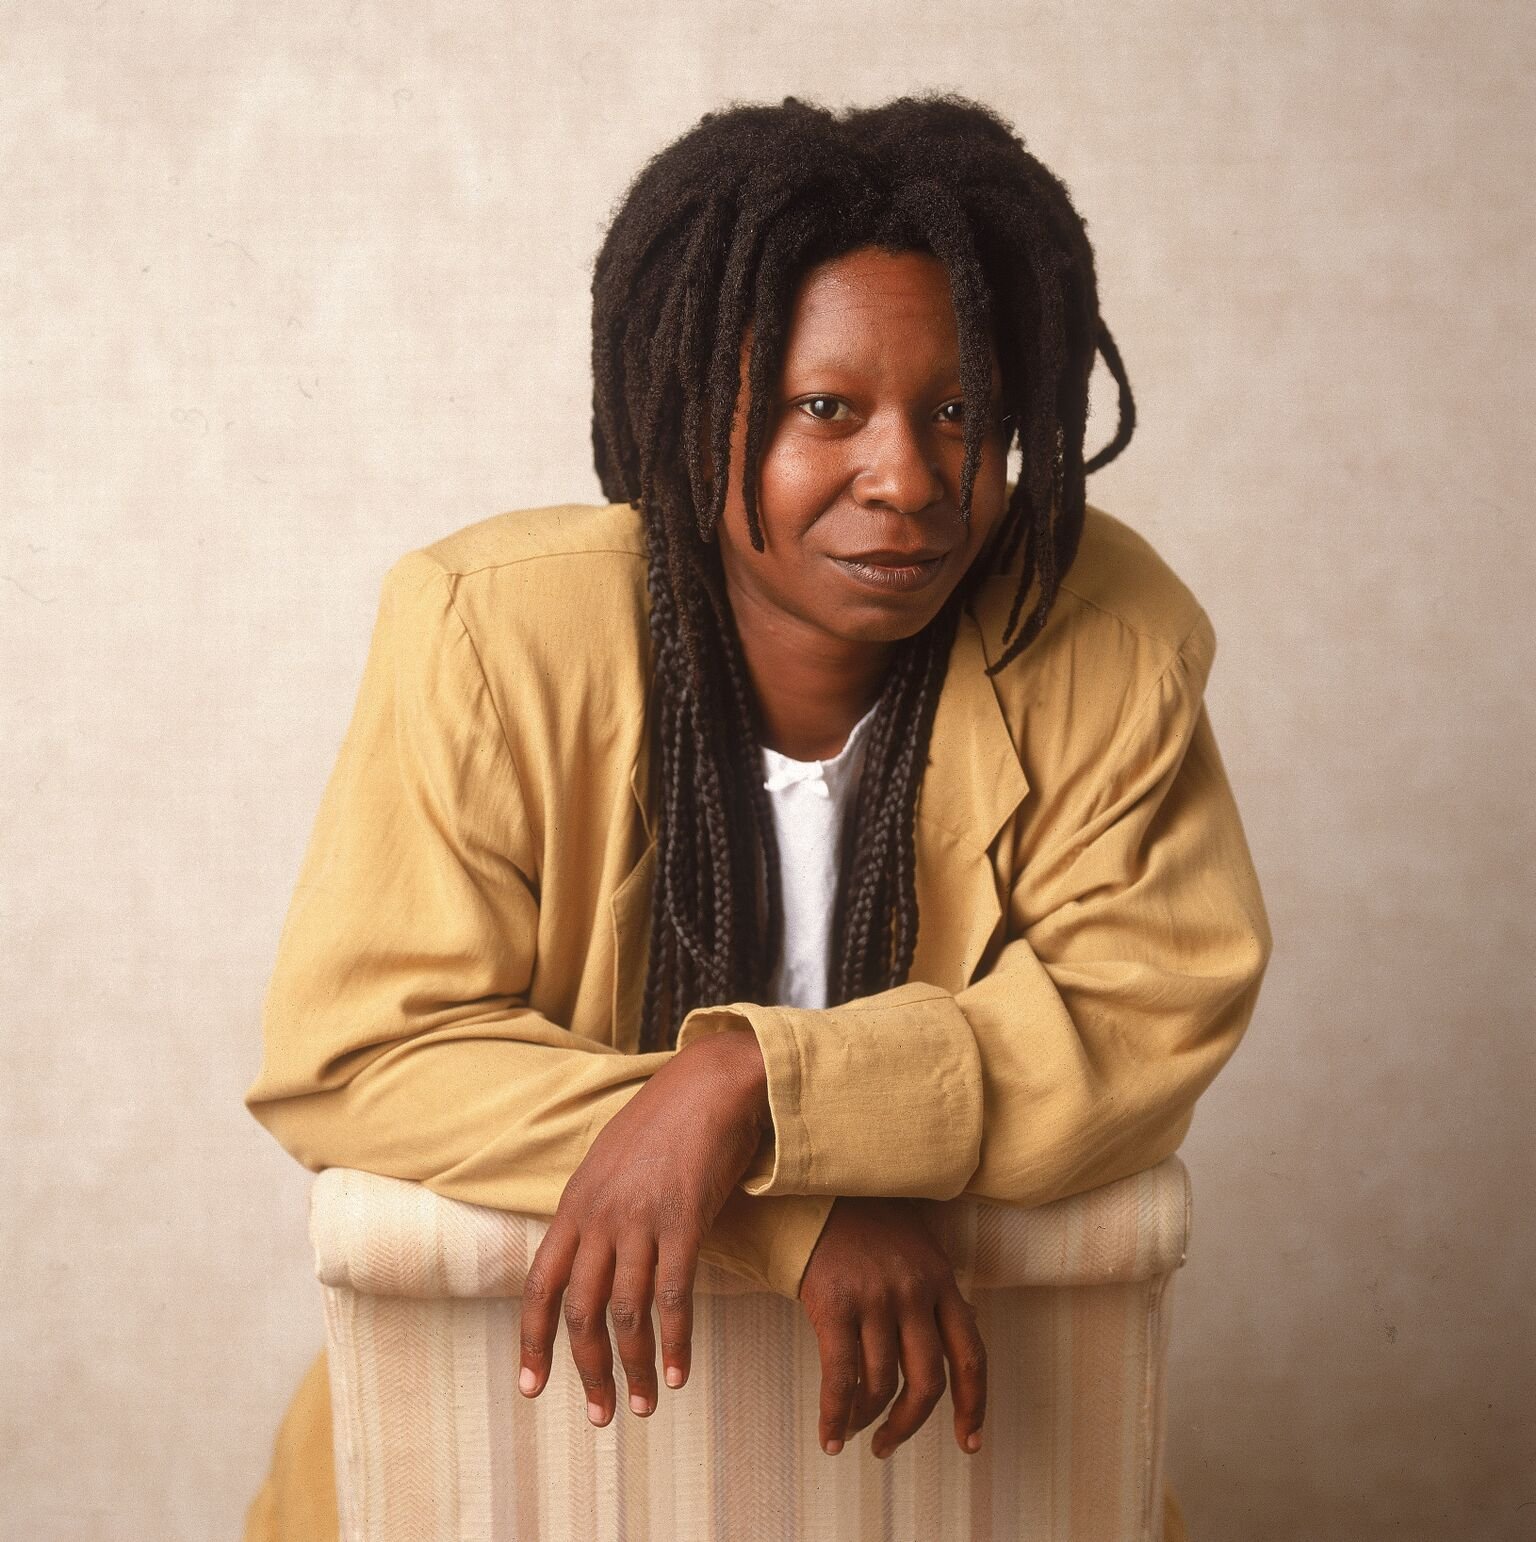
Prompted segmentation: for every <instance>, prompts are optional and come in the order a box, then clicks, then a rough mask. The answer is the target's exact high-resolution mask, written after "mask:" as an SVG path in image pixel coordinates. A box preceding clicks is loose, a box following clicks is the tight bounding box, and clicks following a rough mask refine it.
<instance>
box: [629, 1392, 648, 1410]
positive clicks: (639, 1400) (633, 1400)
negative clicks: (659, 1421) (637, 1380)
mask: <svg viewBox="0 0 1536 1542" xmlns="http://www.w3.org/2000/svg"><path fill="white" fill-rule="evenodd" d="M629 1411H630V1412H631V1413H637V1414H648V1413H649V1412H650V1411H651V1400H650V1398H648V1397H641V1396H640V1394H639V1393H638V1392H631V1393H630V1394H629Z"/></svg>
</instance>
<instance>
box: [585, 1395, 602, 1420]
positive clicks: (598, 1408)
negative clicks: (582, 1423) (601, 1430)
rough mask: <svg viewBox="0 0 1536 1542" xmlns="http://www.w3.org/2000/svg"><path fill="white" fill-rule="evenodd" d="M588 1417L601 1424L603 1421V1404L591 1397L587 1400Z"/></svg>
mask: <svg viewBox="0 0 1536 1542" xmlns="http://www.w3.org/2000/svg"><path fill="white" fill-rule="evenodd" d="M587 1417H588V1418H589V1419H590V1420H591V1421H592V1422H593V1423H594V1424H601V1423H602V1422H603V1405H602V1404H601V1403H599V1402H596V1401H594V1400H592V1399H590V1398H589V1399H588V1400H587Z"/></svg>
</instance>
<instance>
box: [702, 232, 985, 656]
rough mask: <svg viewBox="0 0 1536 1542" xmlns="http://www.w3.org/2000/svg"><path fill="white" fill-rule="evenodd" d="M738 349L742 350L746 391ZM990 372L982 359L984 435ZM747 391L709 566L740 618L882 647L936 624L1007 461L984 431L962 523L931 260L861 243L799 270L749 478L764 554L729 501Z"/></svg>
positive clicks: (949, 351)
mask: <svg viewBox="0 0 1536 1542" xmlns="http://www.w3.org/2000/svg"><path fill="white" fill-rule="evenodd" d="M749 349H750V339H749V340H748V343H747V345H746V346H745V347H744V348H743V381H744V382H745V378H746V375H745V360H746V357H747V355H748V352H749ZM1000 388H1001V374H1000V372H999V370H998V366H997V361H996V358H995V357H994V359H993V364H992V412H991V414H990V415H989V422H991V423H993V424H994V425H995V423H996V415H997V411H998V410H999V409H998V406H997V402H998V393H999V391H1000ZM745 395H746V393H745V389H743V392H742V398H741V400H740V401H739V402H738V410H737V415H736V422H735V425H734V429H733V433H732V441H731V476H730V490H729V494H728V496H727V499H726V504H725V509H724V514H723V518H722V520H721V528H720V532H719V543H720V558H721V563H722V565H723V567H724V570H725V576H726V582H727V588H728V592H729V594H730V596H731V603H732V608H733V610H734V611H735V613H736V616H737V618H738V622H739V623H743V624H746V623H750V622H752V621H758V622H770V623H771V622H773V621H774V620H777V621H778V622H779V623H781V624H782V623H784V622H790V624H799V625H800V626H803V627H806V628H810V629H812V630H813V631H815V632H818V633H821V634H825V635H829V636H832V637H836V638H839V639H842V640H843V641H846V642H882V643H889V642H895V641H897V640H899V639H901V638H904V637H910V636H912V635H913V634H914V633H916V632H919V631H921V630H922V628H923V627H924V626H926V625H927V624H928V622H929V621H930V620H932V618H933V617H934V616H935V615H936V614H937V613H938V611H939V609H940V608H941V607H942V606H943V604H944V601H945V600H946V599H947V598H948V597H949V595H950V593H951V592H952V591H953V589H954V587H955V585H956V584H958V583H959V581H960V579H961V578H962V576H963V575H964V573H965V571H966V569H967V568H968V567H969V566H970V563H971V561H972V559H973V558H974V557H975V556H976V554H977V552H978V551H979V550H980V549H981V547H982V546H983V544H984V543H985V542H986V539H987V537H988V535H989V534H990V533H991V532H992V530H993V529H994V527H995V526H996V524H997V521H998V520H999V519H1000V518H1001V516H1002V513H1003V510H1004V507H1005V504H1006V501H1007V490H1006V478H1007V455H1006V451H1005V448H1004V437H1003V431H1002V429H1001V427H997V426H994V427H992V428H991V429H990V430H989V433H988V435H987V438H986V442H985V448H984V450H983V453H982V457H981V463H980V465H979V467H978V468H977V474H976V481H975V485H974V488H973V490H972V495H971V519H970V524H969V527H967V526H966V525H964V524H962V523H961V520H960V467H961V463H962V462H963V460H964V457H965V442H964V441H965V431H964V427H963V412H964V408H963V405H962V400H961V390H960V343H959V337H958V335H957V332H956V328H955V316H954V307H953V303H952V301H951V299H950V291H949V279H948V275H947V274H946V272H945V270H944V266H943V264H942V263H941V262H939V260H938V259H937V258H935V257H932V256H929V255H928V254H926V253H920V252H902V253H890V252H885V251H881V250H878V249H875V248H863V249H860V250H858V251H854V252H850V253H848V254H846V255H845V256H842V257H837V258H834V259H832V260H831V261H828V262H825V263H823V264H821V265H820V266H818V267H815V268H813V269H811V270H810V271H809V273H807V275H806V277H805V279H804V280H803V282H802V283H801V285H800V288H799V290H798V292H797V294H796V297H795V302H794V306H793V310H792V313H791V317H790V326H789V334H788V337H787V339H786V345H785V355H784V365H783V374H782V377H781V379H780V381H779V387H778V391H777V393H776V396H775V397H774V399H773V401H772V403H771V405H770V408H769V425H768V434H767V441H766V446H765V450H764V453H763V458H762V467H761V472H760V478H759V483H758V488H759V495H758V516H759V519H760V521H761V524H762V530H763V539H764V545H765V549H764V550H763V551H761V552H758V551H755V550H754V549H753V547H752V543H751V539H750V537H749V536H748V533H747V523H746V507H745V504H744V502H743V498H742V491H741V489H742V465H743V461H744V459H745V450H746V414H745Z"/></svg>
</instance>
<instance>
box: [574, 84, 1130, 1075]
mask: <svg viewBox="0 0 1536 1542" xmlns="http://www.w3.org/2000/svg"><path fill="white" fill-rule="evenodd" d="M865 246H878V247H882V248H884V249H887V250H891V251H908V250H911V251H926V252H930V253H932V254H933V255H934V256H935V257H937V258H938V260H939V261H940V262H941V263H942V264H943V265H944V268H945V271H946V272H947V274H948V276H949V280H950V289H951V293H952V295H953V299H954V307H955V319H956V325H957V334H958V338H959V343H960V358H961V388H962V396H963V399H964V404H965V456H964V461H963V463H962V469H961V487H960V512H961V517H962V518H963V519H965V520H968V519H969V517H970V513H971V497H972V492H973V488H974V482H975V477H976V473H977V469H978V467H979V465H980V459H981V455H982V451H983V447H984V443H985V437H986V435H987V434H988V433H990V432H993V431H994V426H993V424H992V422H991V419H990V417H989V410H988V409H989V393H990V371H991V354H992V353H993V352H994V351H995V353H996V356H997V359H998V362H999V365H1000V367H1001V371H1002V379H1003V403H1002V408H1003V417H1004V429H1005V433H1006V445H1007V446H1011V445H1012V444H1013V443H1014V442H1015V440H1017V443H1018V447H1019V450H1020V453H1021V456H1022V466H1021V471H1020V475H1019V478H1018V481H1017V483H1016V485H1015V486H1014V488H1013V490H1012V494H1011V496H1010V498H1009V501H1008V506H1007V508H1006V509H1005V510H1004V512H1003V515H1002V518H1001V519H1000V520H999V521H998V524H997V528H996V529H995V530H994V532H993V534H992V537H991V538H990V540H989V542H988V546H987V548H986V550H985V551H983V552H982V553H980V554H979V555H978V556H977V558H976V559H975V561H974V562H973V563H972V567H971V569H970V571H968V572H967V573H966V574H965V575H964V576H963V577H962V579H961V581H960V582H959V584H957V585H956V587H955V590H954V591H953V593H951V595H950V596H949V598H948V599H947V600H946V601H945V603H944V606H943V607H942V608H941V609H940V611H939V613H938V614H937V615H936V616H935V617H934V619H933V620H932V621H931V622H930V623H929V624H928V625H927V626H926V627H924V628H923V630H922V631H921V632H919V633H918V634H916V635H915V636H913V637H909V638H906V639H903V640H902V641H900V642H898V643H897V644H895V645H894V647H893V648H892V651H891V658H890V663H889V666H888V669H887V672H886V676H885V679H884V681H883V682H882V686H881V691H880V696H879V699H878V701H877V703H876V706H875V709H874V714H873V718H872V721H871V723H870V725H869V727H868V730H867V742H866V745H865V749H864V770H863V773H862V776H861V779H860V782H859V785H858V789H857V791H856V794H855V798H854V803H853V806H852V810H851V813H850V818H849V822H848V826H847V829H846V832H845V839H844V845H843V850H842V852H841V853H840V854H839V855H840V861H841V864H842V867H841V877H840V882H839V885H838V891H837V900H836V907H835V913H834V918H833V924H834V935H835V936H836V937H837V946H836V947H835V948H834V949H833V963H832V965H831V968H830V972H829V980H828V992H829V998H830V999H831V1000H832V1001H834V1002H838V1001H846V1000H851V999H853V998H855V997H857V996H859V995H863V994H869V993H872V992H877V991H880V990H883V989H888V988H890V987H891V986H893V985H897V984H900V983H901V982H902V980H904V979H905V978H906V976H907V974H908V972H909V971H910V969H911V966H912V961H913V958H914V956H915V949H916V946H917V938H918V923H919V915H918V907H917V898H916V839H915V822H916V811H917V806H918V802H919V798H920V794H921V789H922V783H923V772H924V769H925V767H926V765H927V761H928V750H929V741H930V738H931V735H932V729H933V723H934V718H935V715H936V712H937V708H938V702H939V696H940V693H941V690H942V686H943V681H944V676H945V673H946V671H947V669H948V665H949V658H950V652H951V648H952V645H953V642H954V638H955V635H956V631H957V628H958V626H959V623H960V617H961V613H962V611H963V610H964V609H965V608H967V607H968V606H969V605H970V603H971V602H972V599H973V598H974V596H975V594H976V592H977V589H978V587H979V585H980V583H981V582H982V581H983V580H984V579H985V577H986V576H987V574H988V573H989V572H999V573H1002V572H1011V571H1012V570H1013V565H1014V562H1015V559H1016V558H1017V559H1019V560H1018V587H1017V591H1016V593H1015V595H1014V598H1013V601H1012V606H1011V609H1010V613H1009V616H1008V620H1007V623H1006V625H1005V628H1004V632H1003V643H1004V645H1005V646H1004V647H1003V650H1002V653H1001V655H1000V657H999V658H998V659H997V661H996V662H995V663H994V664H992V665H991V666H990V667H989V672H990V673H996V672H997V671H998V670H1000V669H1001V668H1003V667H1004V666H1005V665H1006V664H1007V663H1008V662H1009V660H1011V659H1012V658H1014V657H1016V656H1017V655H1018V653H1019V652H1021V651H1022V650H1023V649H1024V648H1025V647H1027V646H1028V645H1029V643H1030V642H1031V641H1032V640H1033V639H1034V637H1035V636H1037V635H1038V634H1039V631H1040V629H1041V627H1042V626H1043V625H1044V624H1045V621H1046V618H1047V617H1048V615H1049V613H1050V610H1051V608H1052V606H1053V605H1054V603H1055V598H1056V594H1057V591H1058V588H1059V585H1060V583H1061V580H1062V578H1063V577H1064V576H1065V574H1066V573H1067V571H1068V570H1069V569H1070V567H1071V565H1072V561H1073V559H1074V557H1075V555H1076V551H1077V545H1078V541H1079V538H1080V536H1081V532H1082V523H1083V508H1084V497H1085V486H1084V479H1085V476H1086V474H1087V473H1088V472H1090V471H1092V470H1095V469H1097V468H1098V467H1099V466H1101V465H1104V464H1106V463H1107V462H1108V461H1109V460H1111V459H1113V458H1114V456H1115V455H1117V454H1118V453H1119V452H1120V451H1121V450H1122V449H1123V448H1124V447H1125V445H1126V443H1128V441H1129V439H1130V435H1131V431H1132V428H1133V426H1134V422H1135V406H1134V402H1133V400H1132V397H1131V391H1130V385H1129V382H1128V380H1127V378H1126V374H1125V369H1124V366H1123V364H1122V362H1121V359H1120V355H1119V352H1118V350H1117V349H1116V347H1115V344H1114V339H1113V338H1112V337H1111V335H1110V333H1109V330H1108V328H1107V327H1106V326H1105V324H1104V321H1103V319H1102V317H1101V316H1100V315H1099V311H1098V294H1097V287H1096V281H1095V276H1094V264H1093V252H1092V248H1091V245H1090V244H1089V241H1088V236H1087V232H1086V229H1085V228H1084V226H1083V223H1082V220H1081V218H1080V217H1079V216H1078V214H1077V212H1076V211H1075V210H1074V209H1073V207H1072V204H1071V202H1070V199H1069V197H1068V194H1067V191H1066V189H1065V187H1064V186H1063V185H1062V183H1061V182H1060V181H1059V180H1058V179H1057V178H1056V177H1055V176H1054V175H1053V174H1052V173H1051V172H1050V171H1048V170H1047V169H1046V168H1045V167H1044V166H1042V165H1041V164H1040V163H1039V162H1038V161H1037V160H1036V159H1035V158H1034V157H1033V156H1032V155H1030V154H1029V153H1028V151H1027V150H1026V149H1025V148H1024V146H1023V144H1022V142H1021V141H1020V140H1019V139H1018V138H1017V137H1016V135H1015V134H1014V132H1013V130H1012V129H1011V128H1010V127H1009V126H1008V124H1007V123H1005V122H1004V121H1003V120H1002V119H1001V118H1000V117H999V116H997V115H996V114H995V113H993V112H991V111H990V109H987V108H985V107H982V106H980V105H978V104H976V103H974V102H970V101H967V100H965V99H964V98H961V97H958V96H954V95H948V94H931V95H928V96H921V97H904V98H901V99H899V100H896V101H893V102H890V103H887V104H885V105H884V106H880V107H873V108H863V109H855V110H852V111H849V112H846V113H844V114H842V115H841V116H839V115H837V114H835V113H832V112H830V111H828V110H826V109H824V108H821V107H818V106H815V105H812V104H809V103H806V102H803V101H800V100H798V99H796V98H794V97H787V98H785V99H784V101H783V102H782V103H781V104H780V105H778V106H765V105H757V104H746V105H734V106H731V107H729V108H727V109H724V110H722V111H720V112H714V113H706V114H705V115H704V117H703V118H702V119H701V120H700V121H699V122H698V123H697V124H696V125H695V126H694V127H693V128H692V129H690V130H689V131H688V132H687V133H685V134H684V135H683V136H682V137H681V138H680V139H678V140H677V141H675V142H674V143H673V144H671V145H670V146H668V147H667V148H666V149H665V150H663V151H661V152H660V153H659V154H657V155H656V156H654V157H652V159H651V160H650V161H648V162H647V164H646V165H645V166H644V167H643V168H642V170H641V172H640V174H639V175H638V176H637V177H636V178H635V180H634V182H633V183H632V185H631V187H630V189H629V191H628V192H627V194H626V195H625V196H624V198H623V199H622V200H621V201H620V203H619V205H618V207H617V209H616V212H615V214H614V217H613V219H612V221H611V223H610V226H609V229H608V232H607V234H606V236H605V238H604V240H603V243H602V247H601V249H600V251H599V253H598V256H597V260H596V262H595V264H594V268H593V283H592V294H593V324H592V375H593V418H592V443H593V455H594V460H595V463H596V466H597V473H598V478H599V481H600V483H601V485H602V488H603V492H604V495H605V496H606V497H607V498H609V499H610V500H611V501H613V502H620V501H624V502H629V503H631V504H632V505H633V506H634V507H636V508H637V509H639V510H640V511H641V513H642V516H643V520H644V528H645V536H646V547H647V575H646V578H647V591H648V595H649V601H650V608H649V620H648V625H649V631H650V637H651V644H652V653H651V684H650V696H649V718H648V735H649V743H650V753H651V756H652V774H653V787H654V789H655V801H656V809H657V830H656V844H657V852H656V869H655V878H654V881H653V887H652V894H651V900H652V935H651V945H650V955H649V961H648V965H647V970H646V979H645V989H644V993H643V998H642V1022H641V1033H640V1047H641V1048H642V1049H658V1048H664V1047H666V1046H668V1045H670V1044H671V1043H673V1042H674V1041H675V1038H676V1031H677V1027H678V1025H679V1024H680V1023H681V1021H682V1019H683V1017H684V1016H685V1015H686V1013H687V1012H688V1010H689V1009H690V1008H692V1007H694V1006H698V1005H705V1004H709V1003H712V1002H723V1001H729V1000H738V999H740V1000H754V999H756V1000H761V999H763V995H762V993H763V992H764V991H765V990H766V988H767V984H768V980H769V978H770V974H771V969H772V965H773V962H774V960H775V959H776V957H777V954H778V950H779V948H780V946H781V944H782V939H783V909H782V895H781V879H780V866H779V851H778V844H777V840H776V836H775V831H774V825H773V818H772V808H771V805H770V802H769V799H768V797H767V794H766V792H765V790H764V789H763V787H762V775H761V758H760V756H761V743H760V721H759V713H758V709H757V705H756V701H755V697H754V695H753V692H752V689H751V686H750V681H749V677H748V674H747V670H746V663H745V658H744V655H743V652H742V648H741V640H740V636H739V634H738V633H737V630H736V626H735V619H734V616H733V614H732V611H731V607H730V602H729V598H728V596H727V594H726V589H725V582H724V576H723V569H722V568H721V564H720V559H719V550H718V545H717V543H716V541H715V531H716V528H717V526H718V523H719V521H720V519H721V518H722V517H724V512H725V509H726V506H727V490H728V489H727V480H728V478H727V468H728V467H729V462H730V450H731V437H732V427H733V423H734V422H735V420H736V417H737V413H738V407H739V402H740V398H741V395H742V392H743V389H745V393H746V403H745V429H746V454H745V465H746V467H747V468H748V472H747V475H746V477H745V479H744V482H743V485H742V494H743V498H742V502H743V505H744V508H745V513H746V524H747V534H748V536H749V538H750V540H751V542H752V544H753V546H754V547H755V548H756V549H757V550H759V551H761V550H763V547H764V540H763V533H762V521H761V510H760V509H759V506H758V500H757V493H758V488H757V476H756V471H755V468H756V467H757V465H758V463H759V461H760V459H761V455H762V453H763V449H764V446H765V444H766V442H767V439H768V436H769V433H770V430H771V426H772V420H771V413H772V412H773V411H774V396H775V393H776V386H777V380H778V374H779V371H780V369H781V368H782V363H783V354H784V348H785V345H786V342H787V333H788V327H789V322H790V317H791V314H792V311H793V305H794V299H795V295H796V293H797V290H798V286H799V283H800V281H801V280H802V279H803V277H804V276H805V273H806V272H807V271H808V270H809V269H810V268H811V267H812V266H814V265H815V264H816V263H818V262H821V261H824V260H827V259H829V258H832V257H835V256H839V255H841V254H843V253H845V252H849V251H853V250H856V249H858V248H860V247H865ZM749 339H750V352H749V355H748V360H749V362H748V368H747V378H746V379H745V380H743V379H742V370H741V350H742V345H743V343H744V342H745V341H747V340H749ZM1096 356H1102V357H1103V359H1104V361H1105V363H1106V365H1107V366H1108V368H1109V370H1110V373H1111V375H1112V376H1113V378H1114V380H1115V382H1116V384H1117V387H1118V390H1119V425H1118V428H1117V431H1116V434H1115V436H1114V438H1113V440H1112V441H1111V442H1110V443H1109V444H1108V445H1106V446H1105V447H1104V448H1103V449H1102V450H1100V451H1099V452H1098V453H1097V454H1096V455H1095V456H1094V457H1093V458H1092V459H1091V460H1086V461H1085V459H1084V455H1083V436H1084V431H1085V427H1086V421H1087V408H1088V398H1087V389H1088V377H1089V374H1090V373H1091V371H1092V368H1093V364H1094V360H1095V357H1096ZM1031 593H1033V594H1034V601H1033V604H1032V605H1030V606H1029V608H1028V610H1027V612H1026V609H1025V607H1026V603H1027V601H1028V599H1029V596H1030V595H1031ZM1010 639H1011V641H1010Z"/></svg>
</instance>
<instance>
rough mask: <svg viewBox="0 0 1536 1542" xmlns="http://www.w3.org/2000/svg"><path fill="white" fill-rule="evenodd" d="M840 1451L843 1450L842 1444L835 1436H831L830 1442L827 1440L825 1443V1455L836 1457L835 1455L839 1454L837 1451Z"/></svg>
mask: <svg viewBox="0 0 1536 1542" xmlns="http://www.w3.org/2000/svg"><path fill="white" fill-rule="evenodd" d="M842 1449H843V1443H842V1441H840V1440H839V1439H838V1438H837V1436H836V1435H834V1436H833V1437H832V1438H831V1440H829V1441H828V1442H827V1446H826V1451H827V1455H828V1456H836V1455H837V1453H838V1452H839V1451H841V1450H842Z"/></svg>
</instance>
